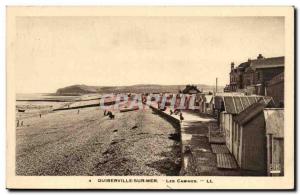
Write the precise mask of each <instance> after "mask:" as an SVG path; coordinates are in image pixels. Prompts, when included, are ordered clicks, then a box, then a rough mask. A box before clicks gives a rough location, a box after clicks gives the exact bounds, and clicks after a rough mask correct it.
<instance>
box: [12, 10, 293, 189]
mask: <svg viewBox="0 0 300 195" xmlns="http://www.w3.org/2000/svg"><path fill="white" fill-rule="evenodd" d="M6 26H7V37H6V44H7V55H6V56H7V59H6V61H7V130H6V131H7V168H6V169H7V176H6V177H7V184H6V185H7V188H9V189H167V190H168V189H170V190H171V189H272V190H276V189H286V190H292V189H294V188H295V184H294V170H295V167H294V166H295V164H294V158H295V156H294V7H292V6H290V7H288V6H286V7H93V6H90V7H63V6H62V7H34V6H33V7H30V6H28V7H21V6H8V7H7V25H6Z"/></svg>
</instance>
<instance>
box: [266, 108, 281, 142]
mask: <svg viewBox="0 0 300 195" xmlns="http://www.w3.org/2000/svg"><path fill="white" fill-rule="evenodd" d="M264 117H265V121H266V133H267V134H272V135H273V136H274V137H279V138H283V136H284V122H283V121H284V110H283V109H264Z"/></svg>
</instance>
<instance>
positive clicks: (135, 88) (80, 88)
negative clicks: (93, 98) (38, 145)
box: [56, 84, 223, 95]
mask: <svg viewBox="0 0 300 195" xmlns="http://www.w3.org/2000/svg"><path fill="white" fill-rule="evenodd" d="M196 86H197V87H198V89H200V90H203V91H214V89H215V87H214V86H210V85H202V84H197V85H196ZM184 88H185V85H150V84H149V85H148V84H147V85H131V86H88V85H72V86H68V87H64V88H60V89H58V90H57V91H56V94H58V95H81V94H88V93H100V94H104V93H178V91H179V90H183V89H184ZM218 91H223V87H222V86H220V87H218Z"/></svg>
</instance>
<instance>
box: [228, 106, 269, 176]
mask: <svg viewBox="0 0 300 195" xmlns="http://www.w3.org/2000/svg"><path fill="white" fill-rule="evenodd" d="M267 105H268V102H264V101H259V102H257V103H254V104H252V105H251V106H249V107H248V108H246V109H245V110H244V111H242V112H241V113H239V114H238V115H236V116H235V117H234V118H233V129H232V154H233V155H234V157H235V159H236V161H237V163H238V165H239V167H240V168H241V169H243V170H244V171H249V172H250V173H252V174H253V175H266V170H267V163H266V162H267V158H266V157H267V150H266V128H265V117H264V112H263V111H264V108H265V107H266V106H267Z"/></svg>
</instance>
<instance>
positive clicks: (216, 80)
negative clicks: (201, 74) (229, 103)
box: [216, 77, 218, 93]
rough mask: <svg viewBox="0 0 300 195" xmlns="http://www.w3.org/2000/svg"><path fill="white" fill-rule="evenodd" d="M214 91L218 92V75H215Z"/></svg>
mask: <svg viewBox="0 0 300 195" xmlns="http://www.w3.org/2000/svg"><path fill="white" fill-rule="evenodd" d="M216 93H218V77H216Z"/></svg>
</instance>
